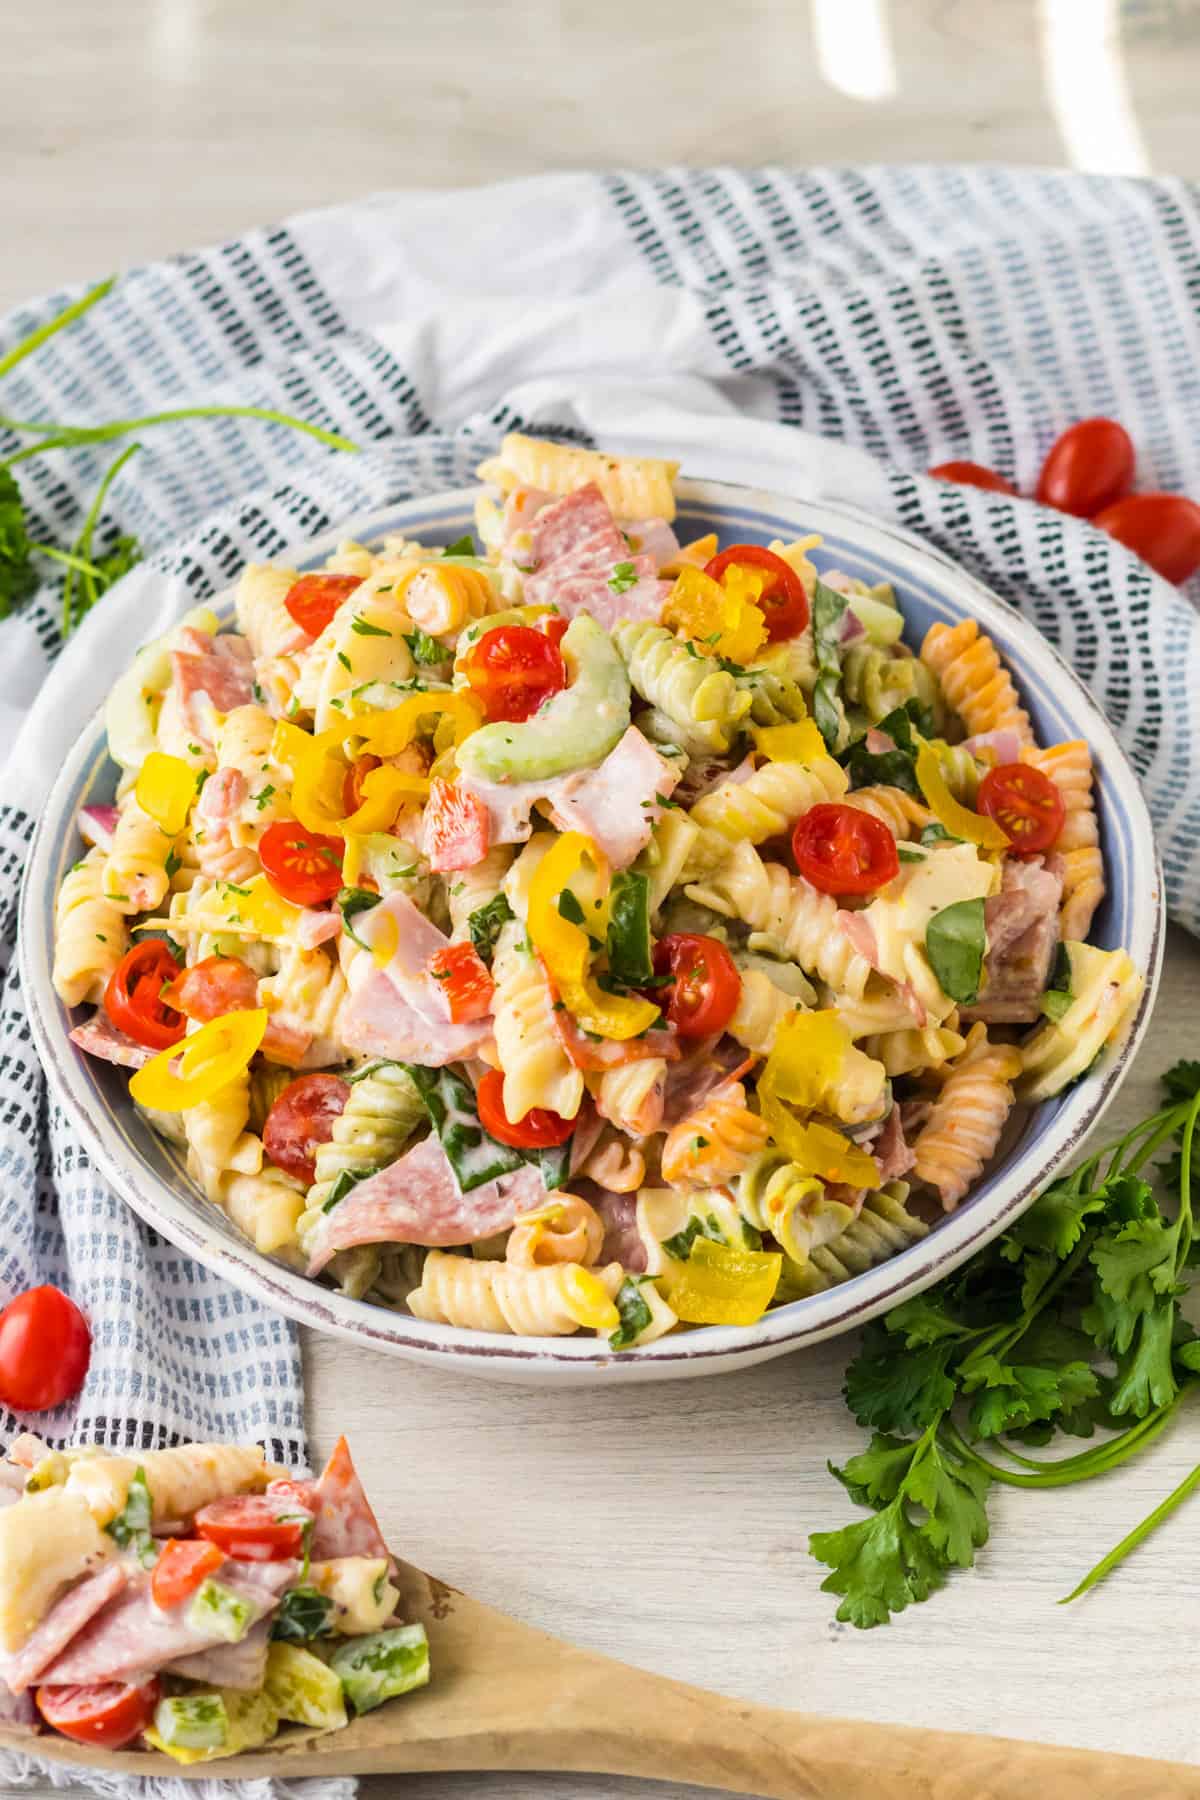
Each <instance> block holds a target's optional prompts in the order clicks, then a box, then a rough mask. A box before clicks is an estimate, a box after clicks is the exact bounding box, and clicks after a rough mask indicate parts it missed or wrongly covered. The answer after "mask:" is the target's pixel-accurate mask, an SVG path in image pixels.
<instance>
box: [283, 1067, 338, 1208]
mask: <svg viewBox="0 0 1200 1800" xmlns="http://www.w3.org/2000/svg"><path fill="white" fill-rule="evenodd" d="M349 1098H350V1089H349V1088H348V1087H347V1085H346V1083H345V1082H344V1081H342V1080H340V1079H339V1078H338V1076H336V1075H301V1076H300V1077H299V1079H298V1080H296V1081H293V1082H290V1083H289V1084H288V1086H287V1087H285V1088H284V1090H283V1092H282V1094H280V1096H279V1098H278V1100H276V1101H275V1103H274V1105H273V1106H272V1108H271V1110H270V1112H269V1113H268V1114H267V1118H266V1123H265V1124H264V1126H263V1134H262V1141H263V1149H264V1150H265V1151H266V1153H267V1155H268V1156H269V1157H270V1159H271V1161H272V1162H273V1163H274V1164H275V1166H276V1167H277V1168H279V1169H282V1170H283V1172H284V1174H285V1175H294V1176H295V1177H296V1180H297V1181H302V1182H304V1184H305V1186H306V1187H311V1186H312V1184H313V1182H314V1181H315V1180H316V1174H317V1170H316V1155H317V1150H318V1148H319V1146H320V1145H321V1144H327V1143H328V1142H329V1140H330V1138H331V1137H332V1136H333V1126H334V1121H335V1120H336V1119H340V1118H341V1116H342V1114H343V1112H344V1111H345V1110H346V1102H347V1100H348V1099H349Z"/></svg>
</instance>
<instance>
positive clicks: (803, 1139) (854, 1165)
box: [758, 1082, 879, 1188]
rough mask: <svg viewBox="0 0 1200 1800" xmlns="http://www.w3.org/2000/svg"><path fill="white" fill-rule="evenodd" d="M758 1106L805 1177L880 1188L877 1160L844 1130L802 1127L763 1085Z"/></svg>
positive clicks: (777, 1138)
mask: <svg viewBox="0 0 1200 1800" xmlns="http://www.w3.org/2000/svg"><path fill="white" fill-rule="evenodd" d="M758 1105H759V1111H760V1112H761V1113H762V1116H763V1118H764V1119H765V1120H766V1121H767V1124H768V1126H769V1127H770V1130H771V1137H772V1140H773V1141H774V1142H775V1143H776V1144H778V1146H779V1148H780V1149H781V1150H782V1151H783V1152H784V1154H785V1155H786V1156H787V1157H788V1159H789V1161H791V1162H793V1163H794V1164H795V1165H796V1168H797V1169H798V1170H799V1172H800V1173H801V1174H802V1175H819V1176H820V1178H821V1180H822V1181H838V1182H845V1183H846V1185H847V1186H848V1187H865V1188H873V1187H878V1186H879V1164H878V1163H877V1162H876V1161H875V1158H874V1157H873V1156H868V1155H867V1153H866V1151H865V1150H860V1149H859V1148H858V1147H857V1145H855V1144H852V1143H851V1142H850V1139H849V1138H847V1137H843V1136H842V1133H841V1132H840V1131H834V1130H833V1129H832V1128H831V1127H830V1126H828V1125H802V1124H801V1123H800V1121H799V1119H797V1118H796V1116H795V1114H794V1113H793V1112H791V1111H790V1110H789V1108H788V1107H787V1106H785V1105H784V1103H783V1101H782V1100H780V1099H779V1098H778V1097H777V1096H776V1095H774V1094H770V1093H768V1094H764V1093H763V1091H762V1084H761V1082H760V1084H759V1089H758Z"/></svg>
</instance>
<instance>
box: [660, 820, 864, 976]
mask: <svg viewBox="0 0 1200 1800" xmlns="http://www.w3.org/2000/svg"><path fill="white" fill-rule="evenodd" d="M684 892H685V893H686V894H687V895H688V897H689V899H692V900H696V901H698V902H699V903H700V905H701V906H708V907H711V908H712V910H713V911H714V912H719V913H724V914H725V915H726V917H727V918H731V919H740V920H742V921H743V922H744V923H745V924H747V925H748V926H749V927H750V930H751V932H752V934H753V935H752V937H751V939H750V944H751V948H753V949H758V948H760V947H762V948H766V949H769V950H771V951H773V952H774V953H775V954H776V955H778V956H783V957H787V958H788V959H789V960H790V961H792V962H798V963H799V964H800V967H801V968H802V969H805V970H807V971H808V973H809V974H812V975H816V976H819V978H820V979H821V980H822V981H827V982H828V983H829V985H830V987H833V988H836V989H838V991H839V992H840V993H843V994H847V995H849V996H851V997H853V998H860V997H861V996H862V994H863V993H864V991H865V989H866V985H867V980H868V977H869V976H870V973H871V966H870V964H869V963H868V962H867V960H866V958H865V957H863V956H862V955H860V953H859V952H858V951H857V950H856V949H855V948H854V946H853V944H852V943H851V942H850V940H849V939H848V938H847V937H845V936H844V935H843V933H842V932H841V931H840V930H839V929H838V924H837V913H838V906H837V901H836V900H835V899H834V898H833V896H832V895H830V894H821V893H818V892H817V890H816V888H814V887H812V886H810V884H809V883H808V882H807V881H805V880H804V878H803V876H801V875H789V873H788V871H787V870H786V869H785V868H784V867H783V865H782V864H781V863H774V862H764V861H763V859H762V857H761V856H760V855H759V854H758V852H757V850H755V848H754V847H753V845H752V844H748V843H745V842H743V843H740V844H735V845H734V847H733V849H732V850H731V851H730V853H729V855H728V856H727V857H726V859H725V861H724V862H723V863H722V864H721V865H720V867H719V868H718V869H716V870H714V872H713V873H712V874H711V875H709V876H707V877H706V878H705V880H704V881H703V882H695V883H691V884H689V885H688V886H687V887H685V889H684Z"/></svg>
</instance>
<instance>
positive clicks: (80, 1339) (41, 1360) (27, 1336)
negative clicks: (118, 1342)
mask: <svg viewBox="0 0 1200 1800" xmlns="http://www.w3.org/2000/svg"><path fill="white" fill-rule="evenodd" d="M91 1355H92V1333H91V1329H90V1327H89V1326H88V1322H87V1320H86V1319H85V1318H84V1316H83V1314H82V1313H81V1312H80V1310H79V1308H78V1307H77V1306H76V1304H75V1302H74V1301H73V1300H70V1299H68V1298H67V1296H66V1294H64V1293H62V1292H61V1291H60V1289H58V1288H56V1287H51V1286H50V1284H49V1283H46V1284H45V1285H44V1286H43V1287H35V1288H28V1289H27V1290H26V1292H25V1293H23V1294H18V1295H17V1297H16V1299H15V1300H10V1301H9V1303H8V1305H7V1306H6V1307H5V1308H4V1311H3V1312H0V1401H3V1403H4V1405H5V1406H9V1407H11V1408H12V1410H13V1411H14V1412H46V1411H47V1410H48V1409H49V1408H50V1407H52V1406H61V1405H62V1403H63V1401H64V1400H69V1399H70V1398H71V1396H72V1394H77V1393H78V1392H79V1390H80V1388H81V1387H82V1386H83V1378H84V1376H85V1375H86V1374H87V1370H88V1363H89V1361H90V1360H91Z"/></svg>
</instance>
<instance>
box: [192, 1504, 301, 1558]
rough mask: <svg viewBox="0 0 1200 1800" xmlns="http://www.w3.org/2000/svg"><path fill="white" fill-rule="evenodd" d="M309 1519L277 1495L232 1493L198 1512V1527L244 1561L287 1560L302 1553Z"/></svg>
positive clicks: (213, 1540) (212, 1542) (203, 1536)
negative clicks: (305, 1529)
mask: <svg viewBox="0 0 1200 1800" xmlns="http://www.w3.org/2000/svg"><path fill="white" fill-rule="evenodd" d="M307 1523H308V1519H307V1518H306V1517H305V1516H304V1515H303V1513H302V1511H301V1509H300V1508H299V1507H296V1506H293V1505H291V1504H289V1503H288V1502H286V1501H281V1500H280V1497H279V1496H278V1495H277V1494H276V1495H273V1494H230V1495H227V1496H226V1498H225V1499H224V1500H212V1501H210V1502H209V1504H208V1505H207V1506H202V1507H201V1508H200V1511H199V1512H198V1513H197V1514H196V1530H197V1531H198V1532H199V1534H200V1536H201V1537H202V1538H207V1539H208V1541H209V1543H211V1544H217V1545H218V1546H219V1547H220V1548H221V1549H222V1550H223V1551H224V1552H225V1554H226V1555H227V1556H237V1557H240V1558H241V1559H242V1561H243V1562H283V1561H285V1560H286V1559H287V1558H288V1557H292V1556H299V1555H300V1553H301V1551H302V1550H303V1547H304V1528H305V1526H306V1525H307Z"/></svg>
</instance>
